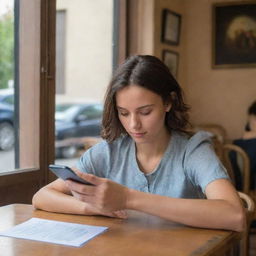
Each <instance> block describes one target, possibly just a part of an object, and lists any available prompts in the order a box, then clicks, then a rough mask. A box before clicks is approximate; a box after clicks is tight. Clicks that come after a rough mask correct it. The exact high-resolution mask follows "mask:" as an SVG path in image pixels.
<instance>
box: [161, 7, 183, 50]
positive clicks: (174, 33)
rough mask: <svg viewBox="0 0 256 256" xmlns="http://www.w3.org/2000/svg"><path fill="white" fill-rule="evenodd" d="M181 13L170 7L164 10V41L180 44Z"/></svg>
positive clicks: (162, 37)
mask: <svg viewBox="0 0 256 256" xmlns="http://www.w3.org/2000/svg"><path fill="white" fill-rule="evenodd" d="M180 28H181V15H180V14H178V13H176V12H173V11H171V10H168V9H164V10H163V12H162V36H161V39H162V42H163V43H167V44H170V45H178V44H179V41H180Z"/></svg>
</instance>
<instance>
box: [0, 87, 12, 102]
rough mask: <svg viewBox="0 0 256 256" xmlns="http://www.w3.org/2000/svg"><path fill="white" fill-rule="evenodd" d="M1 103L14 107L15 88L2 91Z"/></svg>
mask: <svg viewBox="0 0 256 256" xmlns="http://www.w3.org/2000/svg"><path fill="white" fill-rule="evenodd" d="M0 103H2V104H5V105H7V106H13V105H14V89H13V88H6V89H0Z"/></svg>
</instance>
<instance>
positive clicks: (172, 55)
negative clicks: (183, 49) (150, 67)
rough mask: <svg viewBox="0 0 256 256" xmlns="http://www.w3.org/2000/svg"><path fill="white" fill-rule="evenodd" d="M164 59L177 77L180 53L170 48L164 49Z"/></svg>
mask: <svg viewBox="0 0 256 256" xmlns="http://www.w3.org/2000/svg"><path fill="white" fill-rule="evenodd" d="M162 55H163V56H162V59H163V62H164V63H165V65H166V66H167V67H168V68H169V70H170V72H171V74H172V75H173V76H174V77H175V78H176V77H177V75H178V62H179V54H178V53H177V52H173V51H170V50H163V54H162Z"/></svg>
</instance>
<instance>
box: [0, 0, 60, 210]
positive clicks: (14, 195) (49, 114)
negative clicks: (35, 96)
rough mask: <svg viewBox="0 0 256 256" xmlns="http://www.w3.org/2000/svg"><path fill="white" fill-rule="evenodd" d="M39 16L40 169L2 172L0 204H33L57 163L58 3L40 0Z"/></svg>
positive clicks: (52, 0)
mask: <svg viewBox="0 0 256 256" xmlns="http://www.w3.org/2000/svg"><path fill="white" fill-rule="evenodd" d="M18 2H19V5H24V7H25V5H26V4H28V2H27V1H26V0H25V1H18ZM40 14H41V18H40V72H39V73H40V84H39V113H38V117H39V140H38V141H39V142H38V145H36V147H38V152H39V167H38V168H29V169H18V170H13V171H10V172H4V173H1V174H0V205H5V204H9V203H14V202H15V203H31V199H32V195H33V194H34V193H35V191H37V190H38V189H39V188H40V187H42V186H43V185H45V184H46V183H48V180H49V179H50V175H49V171H48V165H49V164H50V163H53V162H54V155H55V153H54V152H55V149H54V142H55V135H54V125H55V123H54V112H55V33H56V31H55V23H56V21H55V19H56V0H40ZM15 39H16V38H15ZM15 53H16V54H17V49H15ZM16 61H17V60H16ZM19 100H22V99H19ZM21 150H22V149H21ZM24 150H25V149H24ZM16 160H17V159H16Z"/></svg>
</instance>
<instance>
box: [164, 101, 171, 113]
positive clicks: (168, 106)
mask: <svg viewBox="0 0 256 256" xmlns="http://www.w3.org/2000/svg"><path fill="white" fill-rule="evenodd" d="M164 107H165V112H169V111H170V110H171V108H172V104H171V102H170V101H169V102H166V103H165V104H164Z"/></svg>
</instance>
